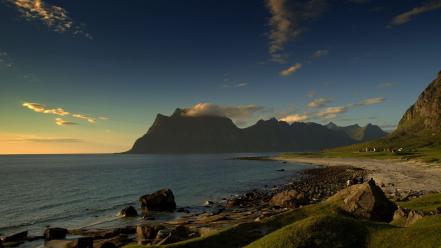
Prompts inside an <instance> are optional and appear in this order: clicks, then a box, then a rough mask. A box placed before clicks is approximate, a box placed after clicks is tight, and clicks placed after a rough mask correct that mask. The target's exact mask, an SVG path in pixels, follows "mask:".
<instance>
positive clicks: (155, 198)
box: [139, 189, 176, 215]
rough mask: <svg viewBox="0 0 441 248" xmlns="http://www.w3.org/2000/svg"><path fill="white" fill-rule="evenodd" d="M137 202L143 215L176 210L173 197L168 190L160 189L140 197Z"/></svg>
mask: <svg viewBox="0 0 441 248" xmlns="http://www.w3.org/2000/svg"><path fill="white" fill-rule="evenodd" d="M139 202H140V204H141V208H142V211H143V214H144V215H148V213H149V212H150V211H173V210H175V209H176V202H175V197H174V195H173V192H172V191H171V190H170V189H161V190H159V191H157V192H155V193H152V194H148V195H144V196H141V197H140V198H139Z"/></svg>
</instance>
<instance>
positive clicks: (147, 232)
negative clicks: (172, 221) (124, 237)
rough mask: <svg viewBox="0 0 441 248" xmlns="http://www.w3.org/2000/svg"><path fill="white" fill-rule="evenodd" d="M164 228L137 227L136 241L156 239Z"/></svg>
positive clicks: (151, 226)
mask: <svg viewBox="0 0 441 248" xmlns="http://www.w3.org/2000/svg"><path fill="white" fill-rule="evenodd" d="M164 228H165V227H164V226H161V225H145V224H142V225H137V226H136V239H137V240H138V241H140V240H148V239H154V238H155V237H156V235H157V234H158V232H159V231H160V230H162V229H164Z"/></svg>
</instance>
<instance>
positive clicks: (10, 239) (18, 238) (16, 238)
mask: <svg viewBox="0 0 441 248" xmlns="http://www.w3.org/2000/svg"><path fill="white" fill-rule="evenodd" d="M27 237H28V232H27V231H24V232H19V233H16V234H13V235H11V236H6V237H4V238H3V239H2V241H3V244H6V243H15V242H24V241H26V239H27Z"/></svg>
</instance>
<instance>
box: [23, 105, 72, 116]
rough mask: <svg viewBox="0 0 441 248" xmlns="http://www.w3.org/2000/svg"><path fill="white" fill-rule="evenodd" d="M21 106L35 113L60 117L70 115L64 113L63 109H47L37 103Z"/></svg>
mask: <svg viewBox="0 0 441 248" xmlns="http://www.w3.org/2000/svg"><path fill="white" fill-rule="evenodd" d="M22 106H23V107H25V108H28V109H31V110H33V111H35V112H37V113H43V114H53V115H60V116H65V115H69V114H70V113H69V112H66V111H65V110H64V109H63V108H47V107H46V106H44V105H42V104H39V103H33V102H25V103H23V104H22Z"/></svg>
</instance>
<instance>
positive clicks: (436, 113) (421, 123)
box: [396, 72, 441, 133]
mask: <svg viewBox="0 0 441 248" xmlns="http://www.w3.org/2000/svg"><path fill="white" fill-rule="evenodd" d="M440 128H441V72H440V73H438V77H437V78H436V79H435V80H434V81H433V82H432V83H431V84H430V85H429V86H428V87H427V88H426V89H425V90H424V91H423V92H422V93H421V94H420V96H419V97H418V99H417V101H416V102H415V104H414V105H412V106H411V107H410V108H409V109H408V110H407V111H406V113H405V114H404V116H403V117H402V119H401V120H400V123H399V125H398V128H397V131H396V133H414V132H418V131H420V130H424V129H425V130H432V131H439V130H440Z"/></svg>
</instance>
